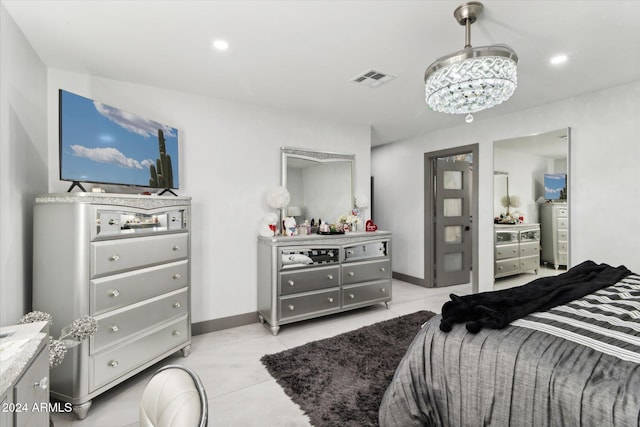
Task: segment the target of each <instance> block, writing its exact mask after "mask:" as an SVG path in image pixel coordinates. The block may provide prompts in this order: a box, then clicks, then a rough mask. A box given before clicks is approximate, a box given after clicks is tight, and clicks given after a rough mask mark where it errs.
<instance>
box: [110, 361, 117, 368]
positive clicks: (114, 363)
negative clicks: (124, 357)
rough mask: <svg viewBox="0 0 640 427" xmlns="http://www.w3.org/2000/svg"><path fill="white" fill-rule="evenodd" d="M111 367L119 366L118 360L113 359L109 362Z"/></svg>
mask: <svg viewBox="0 0 640 427" xmlns="http://www.w3.org/2000/svg"><path fill="white" fill-rule="evenodd" d="M109 367H111V368H117V367H118V361H117V360H111V361H110V362H109Z"/></svg>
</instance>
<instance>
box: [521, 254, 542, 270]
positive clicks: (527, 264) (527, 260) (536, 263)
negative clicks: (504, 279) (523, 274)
mask: <svg viewBox="0 0 640 427" xmlns="http://www.w3.org/2000/svg"><path fill="white" fill-rule="evenodd" d="M538 268H540V257H539V256H537V255H536V256H529V257H524V258H520V270H522V271H527V270H537V269H538Z"/></svg>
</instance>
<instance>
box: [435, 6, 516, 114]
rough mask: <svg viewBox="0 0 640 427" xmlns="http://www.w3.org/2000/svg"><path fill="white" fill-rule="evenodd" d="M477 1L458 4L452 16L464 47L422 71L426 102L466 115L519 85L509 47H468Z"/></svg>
mask: <svg viewBox="0 0 640 427" xmlns="http://www.w3.org/2000/svg"><path fill="white" fill-rule="evenodd" d="M482 9H483V6H482V3H480V2H469V3H465V4H463V5H461V6H459V7H458V8H457V9H456V10H455V11H454V12H453V16H454V17H455V18H456V20H457V21H458V23H459V24H460V25H464V26H465V47H464V49H463V50H460V51H458V52H455V53H452V54H450V55H447V56H443V57H442V58H438V59H437V60H436V61H435V62H434V63H433V64H431V65H429V67H428V68H427V70H426V71H425V73H424V82H425V83H424V84H425V89H426V102H427V105H428V106H429V107H430V108H431V109H433V110H435V111H439V112H442V113H450V114H469V116H467V122H470V121H472V120H473V116H471V115H470V114H471V113H475V112H477V111H482V110H484V109H487V108H491V107H493V106H495V105H498V104H501V103H502V102H504V101H506V100H507V99H509V98H510V97H511V95H513V92H514V91H515V89H516V86H517V84H518V79H517V64H518V56H517V55H516V53H515V52H514V51H513V49H511V48H510V47H509V46H506V45H492V46H483V47H471V24H473V23H474V22H475V21H476V18H477V16H478V15H479V14H480V12H482Z"/></svg>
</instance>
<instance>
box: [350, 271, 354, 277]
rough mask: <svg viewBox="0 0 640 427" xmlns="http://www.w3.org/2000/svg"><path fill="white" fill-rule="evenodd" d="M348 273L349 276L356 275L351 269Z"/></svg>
mask: <svg viewBox="0 0 640 427" xmlns="http://www.w3.org/2000/svg"><path fill="white" fill-rule="evenodd" d="M348 274H349V277H353V276H355V275H356V273H354V272H353V271H350V272H349V273H348Z"/></svg>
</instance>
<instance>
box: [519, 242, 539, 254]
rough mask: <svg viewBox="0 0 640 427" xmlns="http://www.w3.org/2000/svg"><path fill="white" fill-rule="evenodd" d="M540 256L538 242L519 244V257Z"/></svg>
mask: <svg viewBox="0 0 640 427" xmlns="http://www.w3.org/2000/svg"><path fill="white" fill-rule="evenodd" d="M538 255H540V244H539V243H538V242H529V243H520V257H527V256H538Z"/></svg>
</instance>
